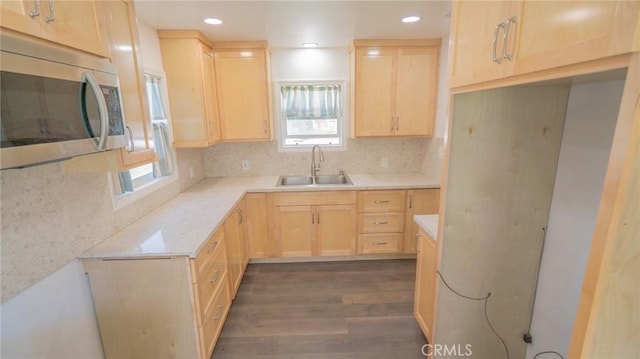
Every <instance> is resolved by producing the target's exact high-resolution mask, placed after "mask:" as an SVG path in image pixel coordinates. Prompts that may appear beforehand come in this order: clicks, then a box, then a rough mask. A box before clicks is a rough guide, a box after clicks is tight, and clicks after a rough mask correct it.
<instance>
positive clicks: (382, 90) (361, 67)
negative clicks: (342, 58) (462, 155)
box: [351, 39, 440, 137]
mask: <svg viewBox="0 0 640 359" xmlns="http://www.w3.org/2000/svg"><path fill="white" fill-rule="evenodd" d="M353 45H354V49H352V52H351V53H352V57H353V59H352V66H353V67H354V68H353V69H352V74H353V75H352V76H353V77H354V79H352V85H351V86H352V87H353V88H352V95H353V97H352V98H353V101H354V103H355V105H354V106H352V113H351V117H352V119H351V134H352V136H354V137H389V136H432V135H433V125H434V119H435V112H436V93H437V88H438V61H439V53H440V40H439V39H436V40H355V41H354V43H353Z"/></svg>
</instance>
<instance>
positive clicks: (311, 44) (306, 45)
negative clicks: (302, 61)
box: [302, 42, 318, 48]
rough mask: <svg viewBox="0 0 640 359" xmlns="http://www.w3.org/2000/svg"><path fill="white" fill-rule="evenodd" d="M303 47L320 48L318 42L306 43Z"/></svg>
mask: <svg viewBox="0 0 640 359" xmlns="http://www.w3.org/2000/svg"><path fill="white" fill-rule="evenodd" d="M302 47H306V48H314V47H318V43H317V42H305V43H304V44H302Z"/></svg>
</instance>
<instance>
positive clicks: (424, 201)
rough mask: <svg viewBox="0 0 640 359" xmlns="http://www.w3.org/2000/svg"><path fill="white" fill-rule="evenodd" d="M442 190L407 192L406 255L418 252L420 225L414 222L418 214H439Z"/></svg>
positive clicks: (404, 245)
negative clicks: (417, 243)
mask: <svg viewBox="0 0 640 359" xmlns="http://www.w3.org/2000/svg"><path fill="white" fill-rule="evenodd" d="M439 203H440V190H439V189H437V188H434V189H419V190H409V191H407V216H406V218H405V227H404V228H405V229H404V244H403V251H404V252H405V253H415V252H416V241H417V240H416V235H417V234H418V228H419V227H418V225H417V224H416V222H415V221H414V220H413V216H414V215H416V214H438V208H439Z"/></svg>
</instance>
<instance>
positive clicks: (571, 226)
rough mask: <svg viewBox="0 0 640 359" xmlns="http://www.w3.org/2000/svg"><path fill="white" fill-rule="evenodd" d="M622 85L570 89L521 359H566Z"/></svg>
mask: <svg viewBox="0 0 640 359" xmlns="http://www.w3.org/2000/svg"><path fill="white" fill-rule="evenodd" d="M623 85H624V82H623V81H614V82H604V83H602V82H599V83H587V84H579V85H573V86H572V87H571V91H570V95H569V103H568V107H567V117H566V120H565V126H564V133H563V136H562V147H561V148H560V158H559V162H558V172H557V174H556V181H555V187H554V192H553V200H552V203H551V212H550V215H549V225H548V231H547V239H546V242H545V248H544V253H543V259H542V264H541V269H540V280H539V285H538V292H537V295H536V300H535V311H534V316H533V321H532V328H531V334H532V335H533V343H532V344H531V345H530V346H529V347H528V349H527V358H533V356H534V355H535V354H536V353H539V352H541V351H547V350H555V351H558V352H560V353H561V354H562V355H563V356H565V357H566V354H567V350H568V348H569V343H570V340H571V333H572V329H573V322H574V319H575V314H576V310H577V307H578V300H579V297H580V291H581V288H582V279H583V275H584V271H585V268H586V263H587V258H588V256H589V249H590V246H591V237H592V234H593V228H594V226H595V218H596V214H597V210H598V205H599V202H600V193H601V192H602V186H603V182H604V176H605V171H606V167H607V161H608V158H609V149H610V147H611V141H612V139H613V132H614V129H615V123H616V120H617V113H618V108H619V106H620V99H621V96H622V90H623Z"/></svg>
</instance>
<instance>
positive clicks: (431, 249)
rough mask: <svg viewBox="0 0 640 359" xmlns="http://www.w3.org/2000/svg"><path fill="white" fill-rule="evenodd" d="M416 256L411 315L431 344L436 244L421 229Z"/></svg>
mask: <svg viewBox="0 0 640 359" xmlns="http://www.w3.org/2000/svg"><path fill="white" fill-rule="evenodd" d="M417 237H418V242H417V243H418V248H417V251H418V256H417V260H416V291H415V298H414V308H413V313H414V315H415V317H416V319H417V321H418V324H419V325H420V328H421V329H422V332H423V333H424V335H425V337H426V338H427V342H428V343H433V326H434V324H435V321H434V318H435V307H436V298H437V288H438V285H437V284H438V277H437V273H436V270H438V242H437V241H435V240H434V239H433V238H431V236H429V235H428V234H427V233H426V232H425V231H424V230H423V229H422V228H420V229H419V232H418V235H417Z"/></svg>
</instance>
